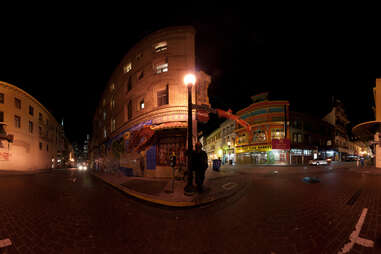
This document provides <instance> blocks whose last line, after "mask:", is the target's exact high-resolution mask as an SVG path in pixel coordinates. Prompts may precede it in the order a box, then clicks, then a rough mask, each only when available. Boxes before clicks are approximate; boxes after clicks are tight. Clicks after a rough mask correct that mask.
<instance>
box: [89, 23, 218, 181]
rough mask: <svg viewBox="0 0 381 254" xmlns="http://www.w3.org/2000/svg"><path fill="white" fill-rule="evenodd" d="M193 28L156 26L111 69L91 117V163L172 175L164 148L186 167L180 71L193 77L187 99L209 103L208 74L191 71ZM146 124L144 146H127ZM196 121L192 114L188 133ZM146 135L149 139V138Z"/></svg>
mask: <svg viewBox="0 0 381 254" xmlns="http://www.w3.org/2000/svg"><path fill="white" fill-rule="evenodd" d="M195 32H196V31H195V29H194V28H193V27H189V26H183V27H170V28H165V29H162V30H159V31H156V32H154V33H152V34H150V35H148V36H147V37H145V38H144V39H142V40H141V41H140V42H138V43H137V44H136V45H135V46H134V47H132V48H131V49H130V50H129V51H128V53H127V55H126V56H125V57H124V58H123V60H122V61H121V63H120V64H119V66H118V67H117V68H116V69H115V71H114V73H113V74H112V76H111V78H110V80H109V83H108V84H107V87H106V89H105V90H104V92H103V94H102V98H101V101H100V102H99V105H98V107H97V109H96V112H95V115H94V118H93V134H92V139H91V145H90V153H91V155H90V158H91V161H92V166H93V167H95V168H120V169H123V170H130V171H131V172H132V174H134V175H135V174H136V175H138V174H139V175H144V176H154V177H162V176H169V175H171V168H170V166H169V153H170V152H175V153H176V154H177V160H178V161H177V165H183V166H185V163H186V159H185V147H186V135H187V120H188V116H187V112H188V108H187V88H186V86H185V85H184V82H183V79H184V76H185V75H186V74H187V73H189V72H193V73H195V74H196V77H197V82H196V85H195V86H194V87H193V89H192V102H193V103H195V104H206V105H209V99H208V96H207V89H208V86H209V84H210V82H211V78H210V76H209V75H207V74H205V73H204V72H202V71H198V72H197V73H196V66H195ZM143 129H144V130H146V129H149V130H150V131H149V132H153V133H154V134H153V136H151V135H148V136H147V137H145V138H146V139H147V140H146V141H147V142H146V144H147V146H145V147H144V149H138V150H136V149H133V148H131V146H130V145H131V144H132V143H133V142H132V137H134V135H133V134H134V133H137V132H138V130H143ZM196 135H197V121H196V118H195V113H193V137H194V141H196V137H197V136H196ZM148 139H149V140H148Z"/></svg>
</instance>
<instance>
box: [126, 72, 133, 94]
mask: <svg viewBox="0 0 381 254" xmlns="http://www.w3.org/2000/svg"><path fill="white" fill-rule="evenodd" d="M131 89H132V81H131V76H129V77H128V82H127V92H129V91H131Z"/></svg>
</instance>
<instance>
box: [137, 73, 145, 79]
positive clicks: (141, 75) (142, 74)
mask: <svg viewBox="0 0 381 254" xmlns="http://www.w3.org/2000/svg"><path fill="white" fill-rule="evenodd" d="M143 77H144V71H138V73H137V78H138V80H141V79H142V78H143Z"/></svg>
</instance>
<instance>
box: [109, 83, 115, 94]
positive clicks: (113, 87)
mask: <svg viewBox="0 0 381 254" xmlns="http://www.w3.org/2000/svg"><path fill="white" fill-rule="evenodd" d="M110 90H111V92H112V91H114V90H115V84H114V83H112V84H111V86H110Z"/></svg>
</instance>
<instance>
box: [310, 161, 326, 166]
mask: <svg viewBox="0 0 381 254" xmlns="http://www.w3.org/2000/svg"><path fill="white" fill-rule="evenodd" d="M309 164H310V165H316V166H319V165H328V161H327V160H326V159H314V160H310V162H309Z"/></svg>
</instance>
